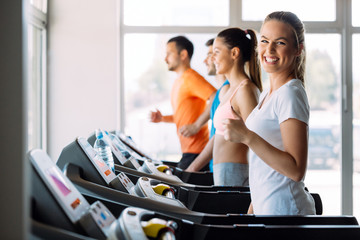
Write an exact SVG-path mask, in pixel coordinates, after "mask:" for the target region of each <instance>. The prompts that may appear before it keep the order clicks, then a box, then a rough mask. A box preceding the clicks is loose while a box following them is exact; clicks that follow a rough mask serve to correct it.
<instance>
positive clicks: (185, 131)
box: [179, 92, 216, 137]
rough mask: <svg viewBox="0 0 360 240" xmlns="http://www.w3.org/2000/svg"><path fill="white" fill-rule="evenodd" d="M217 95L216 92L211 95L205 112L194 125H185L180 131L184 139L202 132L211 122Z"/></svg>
mask: <svg viewBox="0 0 360 240" xmlns="http://www.w3.org/2000/svg"><path fill="white" fill-rule="evenodd" d="M215 95H216V92H213V93H212V94H211V96H210V97H209V101H208V104H207V106H206V108H205V110H204V112H203V113H202V114H201V115H200V116H199V117H198V118H197V119H196V121H195V122H194V123H192V124H187V125H184V126H182V127H181V128H180V129H179V132H180V134H181V135H183V136H184V137H191V136H193V135H195V134H197V133H198V132H199V131H200V129H201V127H202V126H203V125H204V124H205V123H207V122H208V121H209V119H210V110H211V105H212V103H213V101H214V98H215Z"/></svg>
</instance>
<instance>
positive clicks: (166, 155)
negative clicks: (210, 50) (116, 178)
mask: <svg viewBox="0 0 360 240" xmlns="http://www.w3.org/2000/svg"><path fill="white" fill-rule="evenodd" d="M183 35H185V36H186V37H188V38H189V39H190V41H192V42H193V43H194V45H195V46H194V48H195V51H194V55H193V58H192V61H191V62H192V66H193V67H194V68H195V69H196V70H197V71H198V72H199V73H200V74H202V75H203V76H205V77H206V78H207V79H208V80H209V81H210V82H211V83H212V84H213V83H214V79H213V77H208V76H206V68H205V64H204V63H203V61H204V59H205V57H206V54H207V47H206V46H205V43H206V41H207V40H208V39H210V38H212V37H213V36H214V35H212V34H183ZM173 36H174V34H127V35H125V59H126V62H125V63H124V64H125V72H124V74H125V79H124V80H125V82H124V83H125V112H126V113H127V114H126V131H127V133H129V134H130V135H131V136H132V138H133V139H134V141H135V142H136V143H138V144H139V145H140V146H142V147H143V148H144V149H145V150H146V151H147V152H149V153H152V154H153V157H155V158H160V159H167V160H174V161H178V160H179V159H180V157H181V153H180V144H179V141H178V138H177V135H176V128H175V125H174V124H167V123H160V124H154V123H150V122H149V113H150V111H155V109H159V110H160V111H161V112H162V113H163V114H165V115H169V114H172V108H171V105H170V101H169V100H170V91H171V86H172V83H173V80H174V78H175V77H176V76H175V73H174V72H169V71H168V69H167V65H166V63H165V61H164V59H165V46H166V43H167V41H168V40H169V39H170V38H171V37H173Z"/></svg>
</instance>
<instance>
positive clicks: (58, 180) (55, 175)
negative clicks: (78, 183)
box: [46, 167, 71, 197]
mask: <svg viewBox="0 0 360 240" xmlns="http://www.w3.org/2000/svg"><path fill="white" fill-rule="evenodd" d="M56 170H57V168H55V167H52V168H49V169H47V170H46V173H47V174H48V175H49V177H50V179H52V181H53V185H55V186H56V187H57V189H58V190H59V191H60V192H61V193H62V195H63V196H65V197H66V196H67V195H68V194H69V193H71V189H70V187H69V186H67V185H66V182H65V180H64V178H63V177H62V176H61V174H60V173H59V172H58V171H56Z"/></svg>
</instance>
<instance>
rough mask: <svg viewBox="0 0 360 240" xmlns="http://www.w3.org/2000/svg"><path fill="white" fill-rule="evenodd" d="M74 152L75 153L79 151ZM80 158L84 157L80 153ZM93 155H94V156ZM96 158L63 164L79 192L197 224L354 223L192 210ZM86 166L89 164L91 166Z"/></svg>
mask: <svg viewBox="0 0 360 240" xmlns="http://www.w3.org/2000/svg"><path fill="white" fill-rule="evenodd" d="M80 139H82V141H80V142H83V143H84V144H86V143H87V144H86V145H87V147H86V148H88V149H89V152H91V151H94V150H93V149H92V147H91V146H90V144H89V143H88V142H87V141H86V139H84V138H79V139H78V140H80ZM77 153H78V154H79V152H77ZM81 154H82V155H84V154H85V152H82V153H81ZM92 154H93V156H96V154H95V153H92ZM78 157H79V156H78ZM78 157H77V158H78ZM81 158H82V159H86V158H85V157H84V156H82V157H81ZM95 159H97V158H96V157H95ZM97 160H98V162H100V163H101V164H96V161H94V163H90V164H89V160H87V161H84V162H83V163H80V162H78V164H74V163H68V164H66V165H65V166H64V168H63V170H64V173H65V174H66V176H67V177H68V178H69V179H70V180H71V181H72V182H73V184H74V185H75V186H77V188H78V189H79V191H80V192H81V193H82V194H83V195H86V196H91V197H94V198H102V199H107V200H109V201H113V202H116V203H118V204H121V205H127V206H134V207H140V208H145V209H148V210H151V211H155V212H159V213H162V214H166V215H169V216H172V217H175V218H181V219H185V220H188V221H192V222H196V223H200V224H215V225H233V224H260V223H261V224H274V223H276V224H280V225H284V224H285V225H289V224H290V225H291V224H296V225H299V224H301V225H304V224H306V225H314V224H326V225H332V224H334V225H339V224H340V225H349V224H350V225H354V224H355V225H357V224H358V223H357V221H356V218H354V217H353V216H256V215H248V214H233V213H230V212H228V213H226V212H225V213H222V214H214V213H206V212H199V211H194V210H190V209H189V208H188V207H186V206H185V205H184V203H182V202H181V201H179V200H178V199H176V198H175V199H173V198H169V197H167V196H163V195H160V194H159V193H156V192H155V191H154V188H153V187H152V186H151V180H150V179H146V178H145V179H144V178H143V179H142V180H141V181H139V182H137V183H136V185H135V184H134V183H132V182H131V180H130V179H129V178H127V177H126V175H125V174H124V173H120V174H119V175H117V176H116V175H115V174H114V173H113V172H110V170H109V167H108V166H107V165H106V164H105V163H104V162H103V161H102V159H97ZM101 161H102V162H101ZM96 165H98V166H102V167H103V168H102V169H101V171H102V172H103V173H106V172H108V173H109V175H108V176H112V177H111V178H109V179H108V180H106V179H105V178H104V176H105V175H106V174H101V173H99V171H98V169H97V168H98V167H96ZM84 166H86V170H84ZM89 166H92V168H90V167H89ZM108 170H109V171H108ZM121 185H122V186H121ZM116 186H117V187H116ZM125 189H126V190H125ZM208 202H210V201H208ZM239 204H241V203H239ZM204 208H206V207H204Z"/></svg>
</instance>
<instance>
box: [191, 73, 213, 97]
mask: <svg viewBox="0 0 360 240" xmlns="http://www.w3.org/2000/svg"><path fill="white" fill-rule="evenodd" d="M186 84H187V86H188V87H189V89H190V91H191V92H192V93H193V95H194V96H197V97H198V98H201V99H203V100H205V101H207V100H208V99H209V98H210V96H211V94H212V93H213V92H215V91H216V88H215V87H214V86H213V85H211V84H210V83H209V82H208V81H206V79H205V78H203V77H202V76H201V75H200V74H194V75H193V77H192V78H188V79H187V81H186Z"/></svg>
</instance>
